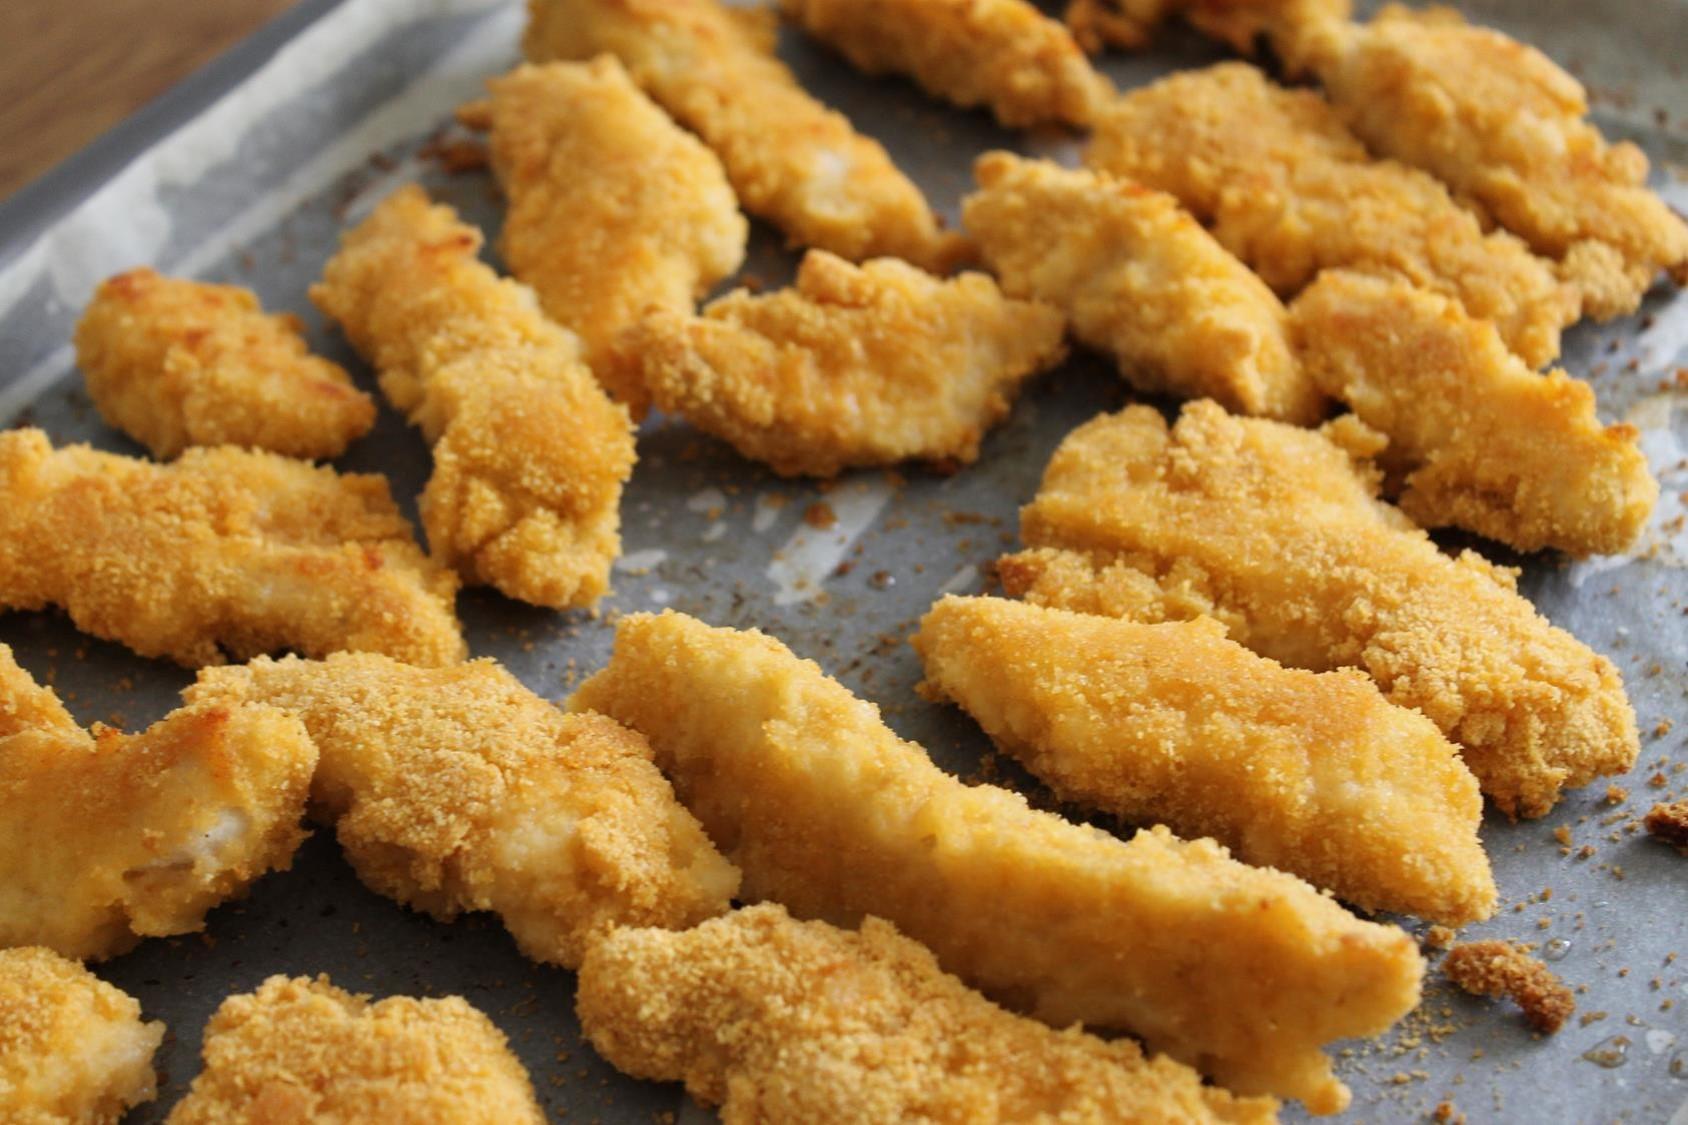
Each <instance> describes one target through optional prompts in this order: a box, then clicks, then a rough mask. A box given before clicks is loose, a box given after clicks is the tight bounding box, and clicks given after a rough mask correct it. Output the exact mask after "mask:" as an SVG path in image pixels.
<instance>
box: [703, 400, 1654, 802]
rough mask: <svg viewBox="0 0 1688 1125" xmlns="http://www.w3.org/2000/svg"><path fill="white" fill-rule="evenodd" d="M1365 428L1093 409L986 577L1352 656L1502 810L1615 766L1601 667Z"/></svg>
mask: <svg viewBox="0 0 1688 1125" xmlns="http://www.w3.org/2000/svg"><path fill="white" fill-rule="evenodd" d="M1333 439H1335V440H1333ZM1338 442H1341V443H1342V444H1338ZM1381 445H1382V439H1380V438H1379V437H1378V436H1377V435H1376V434H1375V433H1373V432H1372V431H1369V430H1367V429H1366V428H1365V426H1364V425H1363V424H1361V423H1359V422H1358V421H1356V420H1355V419H1353V418H1352V417H1351V416H1349V417H1344V418H1341V419H1338V421H1337V422H1334V423H1331V424H1330V425H1328V426H1326V428H1325V430H1324V431H1323V432H1317V431H1311V430H1300V429H1296V428H1294V427H1292V426H1285V425H1282V424H1279V423H1276V422H1268V421H1265V420H1263V419H1251V418H1236V417H1232V416H1230V415H1228V414H1226V413H1225V412H1224V411H1223V410H1221V409H1220V408H1219V407H1218V406H1217V405H1215V404H1213V403H1211V402H1197V403H1192V404H1190V405H1188V406H1186V407H1185V408H1184V413H1183V416H1182V417H1181V418H1180V419H1179V421H1178V424H1177V426H1176V427H1175V428H1173V429H1171V430H1170V431H1169V430H1168V428H1167V425H1166V422H1165V420H1164V419H1163V418H1162V417H1161V416H1160V414H1158V413H1157V412H1155V411H1153V410H1150V409H1148V408H1146V407H1131V408H1129V409H1127V410H1125V411H1122V412H1121V413H1119V414H1113V415H1104V416H1102V417H1100V418H1097V419H1096V420H1094V421H1092V422H1089V423H1086V424H1085V425H1083V426H1081V427H1079V428H1078V429H1077V430H1074V431H1073V432H1072V433H1071V434H1070V435H1068V437H1067V439H1066V440H1065V441H1064V442H1063V443H1062V444H1061V447H1060V449H1058V450H1057V451H1056V453H1055V456H1054V457H1053V458H1052V459H1051V460H1050V462H1049V468H1048V470H1047V471H1046V472H1045V474H1044V478H1043V488H1042V490H1041V491H1040V492H1039V493H1038V495H1037V498H1036V499H1035V500H1034V501H1033V502H1032V503H1031V504H1029V505H1028V506H1027V507H1025V508H1024V509H1022V510H1021V513H1020V533H1021V537H1022V538H1023V539H1024V540H1025V543H1026V545H1027V546H1028V547H1031V548H1034V550H1032V551H1028V552H1025V553H1023V554H1020V555H1017V556H1013V557H1011V558H1009V559H1004V560H1002V562H1001V563H999V565H998V569H999V572H1000V573H1001V576H1002V580H1003V585H1004V587H1005V588H1006V589H1007V590H1008V592H1009V593H1010V594H1013V595H1016V596H1025V597H1027V598H1028V599H1029V600H1031V601H1034V602H1037V603H1038V604H1041V605H1051V606H1055V607H1058V608H1064V609H1074V610H1080V611H1084V612H1108V613H1123V614H1125V615H1128V616H1132V617H1134V618H1136V619H1138V620H1143V621H1155V620H1170V619H1178V618H1184V617H1193V616H1196V615H1198V614H1207V615H1208V616H1211V617H1215V618H1218V619H1219V620H1220V621H1221V622H1222V623H1223V624H1224V625H1225V627H1226V629H1227V630H1228V631H1229V633H1230V635H1231V637H1232V638H1233V639H1235V640H1237V641H1239V642H1241V643H1242V644H1244V645H1247V646H1248V647H1249V648H1252V649H1254V650H1255V651H1256V652H1258V653H1260V654H1261V655H1262V656H1268V657H1271V658H1272V659H1274V660H1277V661H1279V662H1281V663H1283V664H1287V665H1290V666H1291V667H1299V668H1308V669H1311V670H1313V671H1324V670H1327V669H1331V668H1342V667H1357V668H1360V669H1362V670H1364V671H1366V672H1368V673H1370V675H1371V676H1372V678H1373V679H1375V680H1376V681H1377V682H1378V686H1379V687H1381V688H1382V689H1383V693H1384V695H1385V696H1387V697H1388V698H1389V699H1390V700H1391V701H1392V702H1394V703H1397V704H1400V705H1401V706H1403V707H1414V708H1417V709H1418V710H1420V711H1422V712H1424V714H1425V715H1427V716H1428V717H1429V718H1430V719H1431V721H1432V722H1434V723H1435V724H1436V725H1437V726H1438V727H1440V728H1441V729H1442V732H1443V733H1444V734H1446V735H1447V736H1448V738H1449V739H1451V740H1452V741H1453V742H1455V743H1458V744H1459V745H1460V747H1461V748H1462V749H1461V753H1462V756H1463V758H1464V760H1465V764H1466V765H1467V766H1469V767H1470V769H1471V772H1472V773H1474V774H1476V775H1477V780H1478V783H1479V784H1480V785H1481V786H1482V788H1483V792H1484V793H1486V794H1487V795H1488V796H1489V797H1490V798H1491V799H1493V801H1494V802H1495V804H1496V805H1498V806H1499V807H1500V808H1501V809H1502V810H1503V811H1505V812H1507V813H1508V814H1511V815H1515V816H1532V817H1533V816H1540V815H1542V814H1543V813H1545V812H1547V811H1548V810H1549V809H1551V808H1552V807H1553V805H1554V802H1556V801H1557V800H1558V799H1559V793H1560V790H1561V789H1562V788H1564V787H1566V786H1577V785H1584V784H1587V783H1588V782H1589V781H1592V780H1593V779H1594V778H1596V777H1599V776H1601V775H1603V774H1614V773H1622V772H1624V771H1625V770H1627V769H1629V768H1630V766H1631V765H1633V764H1634V762H1635V756H1636V753H1637V749H1638V745H1637V739H1636V730H1635V712H1634V711H1633V710H1632V709H1631V708H1630V705H1629V700H1628V699H1627V698H1626V697H1625V695H1624V688H1623V680H1622V679H1621V678H1620V677H1619V675H1618V670H1617V668H1615V667H1614V666H1613V665H1612V662H1611V661H1609V660H1607V659H1606V658H1605V657H1603V656H1600V655H1599V654H1597V653H1595V652H1593V651H1591V650H1590V649H1589V648H1588V647H1587V646H1585V645H1583V644H1582V643H1581V642H1580V641H1578V640H1577V639H1576V638H1575V637H1573V636H1571V635H1570V634H1569V633H1567V632H1565V631H1564V630H1562V629H1558V628H1555V627H1554V626H1553V625H1551V624H1549V623H1548V622H1547V621H1546V619H1544V618H1543V617H1542V616H1541V615H1540V614H1538V613H1537V612H1536V611H1535V609H1534V607H1532V606H1531V605H1530V603H1529V602H1528V601H1526V600H1525V599H1524V598H1522V597H1520V596H1519V594H1518V591H1517V586H1516V575H1517V572H1516V571H1511V570H1505V569H1502V568H1499V567H1495V566H1491V565H1490V564H1489V563H1487V562H1485V561H1484V560H1483V559H1482V558H1481V557H1479V556H1478V555H1476V554H1474V553H1472V552H1470V551H1466V552H1464V553H1462V554H1461V555H1460V556H1459V557H1458V558H1457V559H1456V558H1450V557H1448V556H1447V555H1444V554H1442V553H1441V552H1440V551H1438V550H1437V549H1436V545H1435V544H1434V543H1432V542H1431V541H1430V539H1429V537H1428V536H1427V535H1425V534H1424V532H1423V531H1421V530H1419V529H1418V528H1417V527H1416V526H1414V525H1413V524H1412V522H1411V521H1410V520H1408V519H1407V518H1406V517H1405V516H1404V515H1402V514H1401V512H1400V511H1399V510H1397V509H1395V508H1392V507H1390V506H1389V505H1387V504H1385V503H1383V502H1382V501H1380V500H1378V499H1377V498H1376V492H1377V483H1378V482H1377V479H1376V477H1377V474H1376V473H1375V472H1374V471H1372V470H1371V469H1370V468H1369V466H1367V465H1366V464H1364V463H1363V462H1361V463H1358V464H1357V463H1356V461H1355V459H1354V454H1355V453H1356V452H1359V453H1375V452H1376V451H1377V450H1378V449H1379V448H1380V447H1381ZM1035 548H1046V550H1036V549H1035ZM706 823H707V821H706Z"/></svg>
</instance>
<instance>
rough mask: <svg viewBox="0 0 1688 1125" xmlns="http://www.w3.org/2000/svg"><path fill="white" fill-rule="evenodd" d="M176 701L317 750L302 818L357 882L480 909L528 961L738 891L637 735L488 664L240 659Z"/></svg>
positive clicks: (566, 960)
mask: <svg viewBox="0 0 1688 1125" xmlns="http://www.w3.org/2000/svg"><path fill="white" fill-rule="evenodd" d="M187 697H188V698H189V699H190V700H193V701H194V702H197V703H207V704H209V703H218V704H224V705H229V706H238V705H241V704H246V703H264V704H269V705H271V706H274V707H279V708H281V709H283V710H285V711H287V712H290V713H291V714H293V715H296V716H297V717H298V718H299V719H300V720H302V721H303V722H304V724H305V728H306V729H307V730H308V731H309V732H310V735H311V738H312V739H313V740H315V742H316V744H317V746H318V748H319V749H320V750H321V753H322V762H321V764H320V765H319V766H318V767H317V771H316V779H315V782H314V783H313V786H312V808H313V811H314V813H315V815H317V816H318V817H321V818H323V819H325V820H326V821H328V822H330V823H333V824H334V825H335V826H336V833H337V835H338V837H339V840H340V846H341V847H342V848H344V849H345V852H346V856H347V858H348V859H350V860H351V863H352V866H353V867H354V868H356V869H357V873H358V876H359V877H360V878H361V879H362V880H363V881H364V883H366V884H367V885H368V886H369V887H370V888H371V889H372V890H374V891H376V892H377V893H379V894H384V895H387V896H389V897H391V898H395V899H397V900H399V901H400V902H402V903H405V904H406V905H408V906H411V907H414V908H415V909H417V910H422V911H426V912H427V913H429V914H431V915H433V916H434V917H436V918H439V919H441V920H442V921H449V920H450V919H452V918H454V917H456V916H457V915H458V914H460V913H462V912H464V911H471V910H491V911H494V912H496V913H497V914H499V915H500V916H501V917H502V918H503V920H504V924H505V925H506V926H508V927H509V929H510V932H511V933H512V934H514V935H515V938H516V942H517V944H518V945H520V946H521V949H522V952H523V953H526V954H527V955H528V956H529V957H532V958H534V959H535V960H538V961H549V962H555V963H559V964H562V965H566V966H568V967H570V968H573V967H574V966H576V965H578V964H579V963H580V957H581V954H582V953H583V952H584V950H585V947H586V945H587V943H588V942H589V941H590V939H591V938H592V937H593V936H595V935H596V934H598V933H601V932H602V931H603V930H605V929H607V928H609V927H610V926H612V925H640V926H672V927H684V926H689V925H692V924H693V923H696V922H699V921H701V920H702V919H704V918H709V917H712V916H714V915H716V914H720V913H721V912H722V911H724V910H726V909H727V904H728V901H729V900H730V899H731V898H732V896H733V893H734V892H735V891H736V890H737V889H738V872H737V871H735V870H734V869H733V867H732V865H731V864H729V863H727V862H726V861H725V860H724V859H722V858H721V856H720V854H719V853H718V852H716V850H715V848H714V846H713V845H711V844H710V842H709V840H708V838H707V837H706V836H704V834H703V829H702V828H701V827H700V826H699V825H698V823H697V821H696V820H695V819H694V818H693V817H692V815H691V814H690V813H688V812H687V811H686V810H685V809H684V808H682V807H681V806H680V804H679V802H678V801H676V800H675V799H674V791H673V790H672V789H671V788H669V785H668V782H667V781H666V780H664V779H663V777H662V775H661V774H660V773H658V772H657V770H656V767H655V766H653V765H652V764H651V751H650V747H649V746H648V745H647V744H646V742H645V740H644V739H643V738H641V737H640V736H639V735H637V734H635V733H633V732H632V731H630V730H628V729H627V728H625V727H623V726H620V725H618V724H616V723H614V722H611V721H610V720H609V719H606V718H604V717H603V716H601V715H567V714H564V713H563V712H561V711H559V710H558V709H557V708H556V707H553V706H552V705H551V704H549V703H547V702H546V701H545V700H543V699H541V698H539V697H538V696H536V695H534V694H533V693H532V692H530V691H529V690H528V689H527V688H525V687H523V686H522V685H521V683H520V682H519V681H518V680H517V679H516V678H515V677H514V676H512V675H510V673H509V672H507V671H505V670H504V669H503V668H501V667H499V666H498V665H497V664H496V663H494V662H493V661H491V660H477V661H474V662H473V663H469V664H459V665H456V666H455V667H452V668H443V669H426V668H414V667H411V666H409V665H405V664H399V663H397V662H395V661H392V660H388V659H386V658H385V657H381V656H369V655H354V654H351V653H342V654H339V655H336V656H331V657H329V658H328V660H326V661H321V662H318V661H306V660H297V659H293V658H289V659H286V660H282V661H279V662H278V661H272V660H255V661H253V662H252V663H251V664H249V665H247V666H245V667H229V668H216V669H209V670H207V671H206V672H205V673H203V674H202V675H201V676H200V678H199V683H198V684H197V685H195V686H194V687H192V688H190V689H189V690H188V692H187Z"/></svg>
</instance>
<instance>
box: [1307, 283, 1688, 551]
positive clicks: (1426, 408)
mask: <svg viewBox="0 0 1688 1125" xmlns="http://www.w3.org/2000/svg"><path fill="white" fill-rule="evenodd" d="M1290 329H1291V332H1292V334H1293V336H1294V339H1295V343H1296V349H1297V352H1298V354H1299V355H1300V357H1301V362H1302V364H1303V366H1305V368H1306V369H1307V371H1308V373H1309V374H1310V375H1311V376H1312V378H1313V379H1314V380H1315V381H1316V382H1317V383H1318V385H1319V387H1320V388H1321V389H1322V390H1324V391H1325V393H1327V394H1329V395H1331V396H1332V397H1334V398H1337V399H1339V400H1341V401H1342V402H1344V403H1347V404H1348V406H1349V407H1350V408H1351V409H1352V410H1353V411H1354V414H1355V416H1356V417H1357V418H1359V419H1360V420H1361V421H1362V422H1364V423H1365V424H1366V425H1368V426H1370V427H1371V428H1372V429H1375V430H1378V431H1379V432H1381V433H1383V434H1384V435H1385V436H1386V437H1388V439H1389V447H1388V449H1387V450H1385V452H1384V454H1383V457H1382V462H1383V464H1384V465H1385V466H1386V467H1387V468H1388V470H1389V472H1390V475H1391V477H1392V478H1393V477H1397V476H1400V477H1402V478H1404V479H1402V481H1401V489H1400V495H1399V499H1398V501H1397V502H1398V503H1399V504H1400V505H1401V509H1402V510H1403V511H1404V512H1406V513H1407V514H1408V515H1409V516H1411V517H1412V518H1413V519H1414V520H1416V521H1417V522H1418V523H1420V524H1421V525H1423V526H1425V527H1463V528H1465V529H1466V530H1468V531H1475V532H1477V533H1479V534H1481V535H1487V536H1488V537H1489V538H1491V539H1496V540H1499V541H1500V542H1502V543H1505V544H1507V545H1508V546H1511V547H1515V548H1517V549H1518V550H1521V551H1537V550H1541V549H1543V548H1548V547H1551V548H1556V549H1558V550H1561V551H1565V552H1567V553H1569V554H1572V555H1590V554H1602V555H1610V554H1618V553H1620V552H1622V551H1624V550H1626V549H1628V548H1629V547H1630V546H1631V545H1632V544H1633V543H1634V542H1635V539H1636V537H1637V536H1639V535H1640V534H1641V529H1642V528H1643V527H1645V526H1646V523H1647V517H1648V516H1649V515H1651V514H1652V511H1653V504H1654V502H1655V501H1656V500H1657V499H1658V495H1659V486H1658V483H1657V482H1656V481H1654V479H1653V477H1652V474H1651V473H1649V472H1648V470H1647V458H1646V456H1645V455H1644V454H1643V453H1642V452H1641V449H1640V447H1639V445H1638V444H1637V439H1638V438H1639V436H1640V435H1639V434H1638V433H1637V432H1636V430H1635V428H1634V427H1633V426H1628V425H1614V426H1602V425H1600V423H1599V421H1598V420H1597V419H1596V417H1595V413H1594V391H1593V390H1592V389H1591V388H1590V387H1589V386H1588V385H1587V384H1586V383H1582V382H1579V381H1577V380H1575V379H1573V378H1571V377H1570V376H1569V375H1567V374H1566V373H1565V372H1563V371H1561V370H1557V369H1555V370H1553V371H1549V372H1548V373H1547V374H1546V375H1545V376H1544V375H1538V374H1536V373H1535V372H1534V371H1531V370H1530V369H1529V368H1528V367H1527V366H1526V365H1525V364H1524V361H1523V360H1521V359H1519V358H1518V357H1517V356H1516V355H1513V354H1512V353H1511V352H1509V351H1507V350H1506V345H1505V344H1503V343H1502V342H1501V338H1500V335H1499V334H1498V333H1497V332H1496V331H1495V329H1494V325H1492V324H1491V323H1489V322H1488V321H1483V320H1477V319H1475V318H1473V317H1471V316H1469V315H1467V314H1466V312H1465V310H1464V309H1462V308H1460V306H1459V304H1458V303H1457V302H1455V301H1452V300H1449V299H1448V298H1446V297H1442V296H1440V295H1438V294H1436V293H1432V292H1429V291H1428V290H1423V289H1418V288H1415V287H1414V286H1413V285H1411V284H1409V283H1407V282H1405V281H1401V280H1399V279H1390V278H1376V277H1366V276H1363V275H1360V274H1354V273H1349V272H1347V271H1343V270H1331V271H1327V272H1325V273H1323V274H1321V275H1320V276H1319V279H1318V280H1317V281H1316V282H1314V283H1313V284H1312V285H1311V286H1309V287H1308V288H1307V289H1306V290H1305V291H1304V292H1303V293H1302V294H1301V296H1300V297H1298V298H1296V301H1295V304H1294V306H1293V307H1292V308H1291V309H1290Z"/></svg>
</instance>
